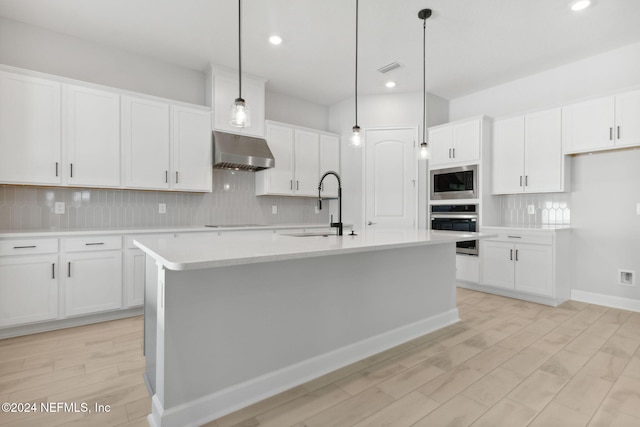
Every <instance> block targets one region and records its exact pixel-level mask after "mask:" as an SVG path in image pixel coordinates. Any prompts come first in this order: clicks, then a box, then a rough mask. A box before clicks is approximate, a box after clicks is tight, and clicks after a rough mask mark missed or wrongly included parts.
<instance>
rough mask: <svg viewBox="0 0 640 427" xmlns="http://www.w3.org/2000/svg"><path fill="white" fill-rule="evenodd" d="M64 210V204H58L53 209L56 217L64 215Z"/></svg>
mask: <svg viewBox="0 0 640 427" xmlns="http://www.w3.org/2000/svg"><path fill="white" fill-rule="evenodd" d="M64 208H65V206H64V202H56V203H55V205H54V207H53V210H54V212H55V214H56V215H64V210H65V209H64Z"/></svg>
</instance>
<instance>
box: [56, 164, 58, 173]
mask: <svg viewBox="0 0 640 427" xmlns="http://www.w3.org/2000/svg"><path fill="white" fill-rule="evenodd" d="M56 176H58V162H56Z"/></svg>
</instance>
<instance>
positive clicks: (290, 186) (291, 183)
mask: <svg viewBox="0 0 640 427" xmlns="http://www.w3.org/2000/svg"><path fill="white" fill-rule="evenodd" d="M289 190H293V180H292V179H290V180H289Z"/></svg>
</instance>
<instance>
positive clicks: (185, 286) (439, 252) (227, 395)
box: [136, 230, 489, 427]
mask: <svg viewBox="0 0 640 427" xmlns="http://www.w3.org/2000/svg"><path fill="white" fill-rule="evenodd" d="M482 237H489V236H482V235H480V234H477V233H460V232H438V231H427V230H380V231H374V232H371V231H369V232H366V233H359V235H357V236H350V235H345V236H342V237H338V236H335V235H329V236H326V237H325V236H304V237H295V236H291V235H282V234H274V233H271V234H255V235H254V234H246V235H242V236H224V235H223V236H207V237H194V238H184V239H172V240H170V239H140V240H139V241H136V245H137V246H138V247H140V249H142V250H143V251H145V252H146V254H147V287H146V296H145V355H146V357H147V370H146V375H147V380H148V382H149V385H150V388H151V392H152V394H153V397H152V413H151V415H149V418H148V419H149V423H150V424H151V425H152V426H162V427H167V426H169V427H173V426H191V425H193V426H196V425H199V424H201V423H205V422H207V421H210V420H212V419H215V418H218V417H220V416H223V415H225V414H228V413H230V412H233V411H235V410H237V409H240V408H242V407H244V406H247V405H249V404H251V403H254V402H256V401H259V400H262V399H264V398H266V397H269V396H271V395H274V394H276V393H279V392H281V391H284V390H286V389H289V388H292V387H294V386H296V385H299V384H301V383H304V382H306V381H309V380H311V379H313V378H316V377H318V376H320V375H323V374H325V373H328V372H330V371H333V370H335V369H338V368H340V367H342V366H345V365H347V364H350V363H353V362H355V361H357V360H360V359H363V358H366V357H368V356H371V355H373V354H375V353H379V352H381V351H383V350H386V349H388V348H391V347H393V346H396V345H399V344H401V343H404V342H407V341H409V340H411V339H413V338H416V337H419V336H421V335H424V334H427V333H429V332H432V331H434V330H436V329H440V328H442V327H444V326H447V325H450V324H452V323H455V322H457V321H458V320H459V318H458V310H457V308H456V298H455V242H456V241H463V240H470V239H476V238H482Z"/></svg>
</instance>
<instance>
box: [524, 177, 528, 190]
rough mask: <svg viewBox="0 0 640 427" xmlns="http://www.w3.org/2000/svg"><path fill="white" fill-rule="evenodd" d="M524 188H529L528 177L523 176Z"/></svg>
mask: <svg viewBox="0 0 640 427" xmlns="http://www.w3.org/2000/svg"><path fill="white" fill-rule="evenodd" d="M524 186H525V187H527V186H529V175H525V176H524Z"/></svg>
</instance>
